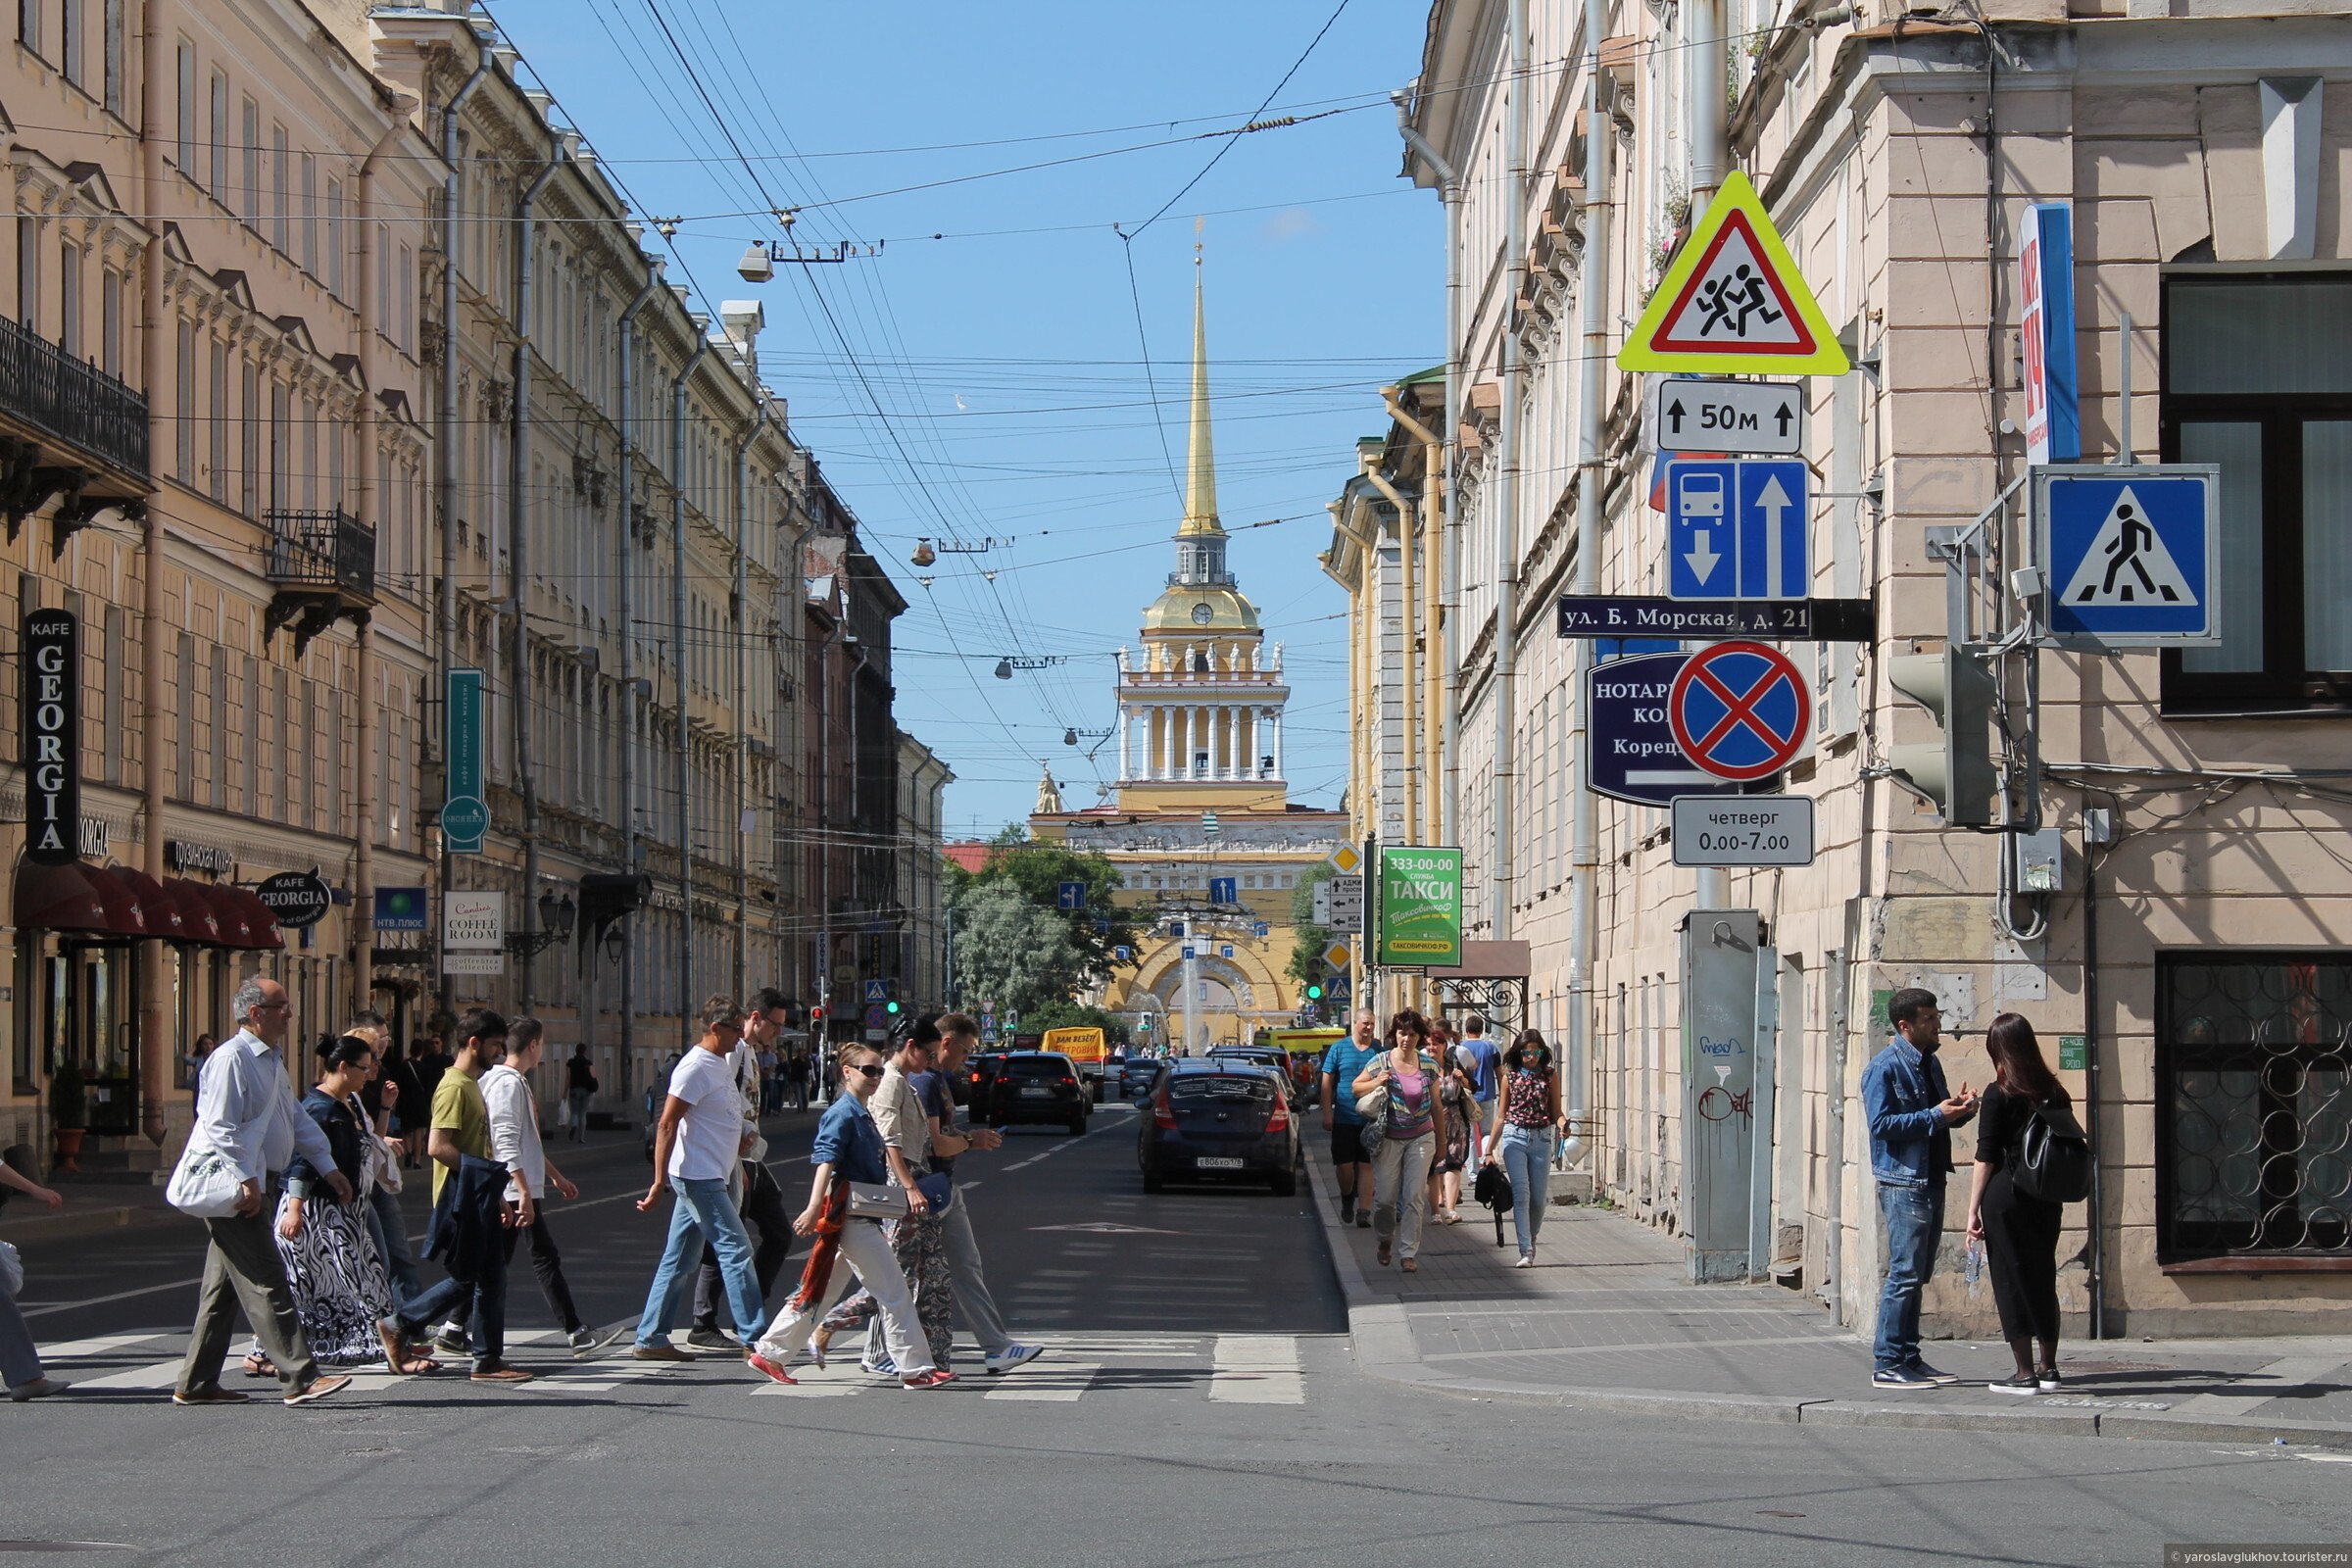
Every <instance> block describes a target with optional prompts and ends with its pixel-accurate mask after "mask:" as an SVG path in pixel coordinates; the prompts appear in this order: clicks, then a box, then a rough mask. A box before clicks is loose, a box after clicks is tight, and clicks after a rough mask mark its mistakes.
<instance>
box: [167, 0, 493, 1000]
mask: <svg viewBox="0 0 2352 1568" xmlns="http://www.w3.org/2000/svg"><path fill="white" fill-rule="evenodd" d="M151 30H152V29H151ZM489 73H490V51H489V50H488V49H485V48H484V47H482V40H481V38H480V37H479V36H478V35H477V36H476V37H475V38H474V41H473V70H472V71H471V72H469V73H466V79H465V80H464V81H463V82H461V83H460V84H459V86H458V90H457V91H456V92H454V93H452V94H451V95H450V99H449V103H448V104H447V105H446V106H445V107H444V108H443V109H442V111H441V167H442V172H441V400H440V401H441V427H440V429H439V430H437V431H436V432H435V433H434V439H433V511H434V514H435V516H436V519H437V525H438V526H439V528H440V530H441V588H440V594H439V596H438V601H437V605H436V611H435V614H434V617H433V618H434V620H435V621H436V622H437V624H436V626H435V627H434V632H433V637H434V654H435V657H436V659H437V660H438V662H439V663H440V667H441V690H442V692H443V694H444V697H445V699H446V694H447V692H448V690H449V672H450V671H451V670H452V669H454V668H456V667H457V662H458V528H457V516H458V461H459V454H460V453H461V452H462V451H464V445H463V443H462V442H461V441H460V440H459V435H458V432H459V423H458V252H459V250H460V249H461V247H460V245H459V243H458V225H459V224H460V223H462V222H464V221H465V213H464V210H463V203H464V201H465V184H464V181H463V180H461V179H460V177H459V169H458V128H459V116H460V114H461V113H463V112H464V110H465V108H466V100H467V99H469V98H471V97H472V96H473V92H474V89H475V88H476V87H479V86H480V85H481V84H482V78H483V77H484V76H486V75H488V74H489ZM435 711H439V710H438V708H436V710H435ZM448 746H449V740H448V732H447V728H446V726H444V729H443V733H442V734H441V735H440V736H438V737H436V738H435V740H434V743H433V750H434V752H435V753H436V754H437V755H439V757H440V759H441V779H442V795H443V798H444V799H446V798H447V796H448V794H449V790H448V782H449V753H448ZM436 837H437V838H439V842H440V860H439V876H440V881H441V891H442V893H443V895H444V896H445V897H446V896H447V894H448V892H449V884H450V871H451V868H452V866H453V864H454V862H455V857H453V856H452V855H451V854H450V853H449V840H448V839H447V838H446V837H442V836H440V835H436ZM455 999H456V993H455V992H454V991H453V990H452V989H451V980H450V977H449V976H448V975H443V976H442V977H441V1011H442V1012H444V1013H447V1012H449V1011H450V1010H451V1003H452V1002H453V1001H454V1000H455Z"/></svg>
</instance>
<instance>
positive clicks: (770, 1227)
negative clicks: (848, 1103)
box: [686, 986, 792, 1350]
mask: <svg viewBox="0 0 2352 1568" xmlns="http://www.w3.org/2000/svg"><path fill="white" fill-rule="evenodd" d="M785 1006H786V1003H785V1001H784V995H783V993H782V992H780V991H777V990H776V989H775V988H774V987H772V986H770V987H765V988H762V989H761V990H760V991H757V992H755V993H753V996H752V1007H751V1011H749V1012H748V1013H746V1014H745V1015H744V1020H743V1038H742V1039H741V1040H739V1041H737V1042H736V1045H735V1049H734V1051H733V1052H732V1053H730V1054H729V1055H728V1057H727V1060H728V1064H729V1067H730V1068H731V1070H732V1071H733V1072H734V1075H735V1091H736V1093H737V1095H739V1096H740V1097H741V1098H742V1100H743V1164H742V1166H741V1168H740V1169H739V1170H738V1172H737V1174H736V1175H735V1176H734V1177H733V1178H731V1179H730V1180H729V1181H728V1183H727V1196H728V1197H729V1198H731V1199H733V1200H734V1201H735V1211H736V1212H737V1213H738V1214H740V1215H741V1216H742V1217H743V1223H744V1226H745V1228H746V1229H747V1230H749V1231H756V1232H758V1233H759V1236H760V1240H759V1244H758V1245H757V1246H755V1247H754V1248H753V1249H752V1277H753V1278H754V1279H755V1280H756V1281H758V1282H759V1286H760V1299H761V1300H763V1301H764V1300H766V1299H767V1297H768V1293H769V1292H770V1291H772V1290H774V1289H775V1284H776V1276H777V1275H778V1274H779V1273H781V1272H783V1269H784V1256H785V1254H786V1253H788V1252H790V1251H791V1250H792V1212H791V1210H790V1209H789V1208H788V1207H786V1205H785V1202H784V1190H783V1189H782V1188H780V1187H778V1186H777V1185H776V1178H775V1176H774V1175H773V1174H772V1173H771V1172H770V1171H769V1170H768V1168H767V1138H766V1136H765V1135H764V1134H762V1133H761V1132H760V1095H761V1094H762V1093H763V1088H762V1080H761V1070H762V1069H761V1067H760V1056H761V1055H762V1054H767V1053H770V1052H772V1051H773V1049H774V1046H775V1039H776V1036H777V1035H778V1034H780V1033H782V1032H783V1028H784V1009H785ZM725 1295H726V1287H725V1285H724V1284H723V1283H722V1282H721V1281H720V1279H719V1270H718V1254H717V1252H716V1251H714V1250H706V1251H705V1252H704V1253H703V1266H702V1268H701V1269H700V1270H699V1271H698V1272H697V1274H696V1276H695V1282H694V1326H693V1327H692V1328H690V1329H689V1330H688V1331H687V1334H686V1344H687V1345H688V1346H689V1347H690V1348H694V1349H697V1350H734V1349H739V1348H741V1347H740V1346H738V1345H737V1344H736V1342H735V1341H733V1340H730V1339H728V1338H727V1337H726V1335H725V1334H723V1333H721V1332H720V1331H719V1327H718V1308H719V1302H720V1300H721V1299H722V1298H724V1297H725ZM745 1343H747V1344H748V1343H749V1340H748V1337H747V1339H746V1341H745Z"/></svg>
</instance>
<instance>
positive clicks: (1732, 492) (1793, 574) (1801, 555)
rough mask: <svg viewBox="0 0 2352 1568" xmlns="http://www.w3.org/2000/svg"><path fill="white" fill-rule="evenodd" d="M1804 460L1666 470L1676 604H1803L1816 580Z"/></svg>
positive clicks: (1684, 461) (1674, 465)
mask: <svg viewBox="0 0 2352 1568" xmlns="http://www.w3.org/2000/svg"><path fill="white" fill-rule="evenodd" d="M1809 478H1810V474H1809V473H1808V471H1807V470H1806V467H1805V465H1804V462H1803V460H1801V459H1793V458H1722V459H1715V460H1711V461H1704V462H1701V461H1696V460H1692V459H1689V458H1677V459H1676V460H1674V461H1673V462H1671V463H1669V464H1667V465H1666V550H1667V559H1666V595H1667V597H1668V598H1670V599H1693V600H1697V599H1802V598H1804V597H1805V590H1806V587H1807V586H1808V585H1809V583H1810V582H1811V580H1812V576H1813V564H1812V559H1811V556H1810V554H1809V552H1808V550H1807V548H1806V531H1807V530H1806V527H1805V517H1806V511H1807V506H1806V502H1807V491H1806V483H1807V480H1808V479H1809Z"/></svg>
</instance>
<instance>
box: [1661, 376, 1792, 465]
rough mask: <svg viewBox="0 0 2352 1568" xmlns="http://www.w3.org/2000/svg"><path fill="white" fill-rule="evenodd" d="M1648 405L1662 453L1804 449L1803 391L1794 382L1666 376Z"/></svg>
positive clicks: (1769, 453)
mask: <svg viewBox="0 0 2352 1568" xmlns="http://www.w3.org/2000/svg"><path fill="white" fill-rule="evenodd" d="M1649 406H1650V408H1651V409H1652V410H1654V411H1655V413H1656V417H1657V432H1656V443H1655V444H1656V446H1657V447H1658V448H1659V449H1661V450H1662V451H1668V452H1685V451H1691V450H1694V449H1699V448H1704V449H1706V450H1707V451H1710V452H1724V453H1752V454H1758V455H1761V456H1765V457H1794V456H1795V455H1796V454H1797V453H1799V452H1801V451H1803V450H1804V440H1805V389H1804V388H1803V387H1802V386H1801V385H1799V384H1798V383H1796V382H1794V381H1700V380H1693V379H1692V378H1691V377H1689V376H1669V377H1668V378H1666V379H1665V380H1663V381H1660V382H1659V383H1658V389H1657V391H1656V392H1655V393H1654V394H1653V395H1652V396H1651V398H1650V402H1649Z"/></svg>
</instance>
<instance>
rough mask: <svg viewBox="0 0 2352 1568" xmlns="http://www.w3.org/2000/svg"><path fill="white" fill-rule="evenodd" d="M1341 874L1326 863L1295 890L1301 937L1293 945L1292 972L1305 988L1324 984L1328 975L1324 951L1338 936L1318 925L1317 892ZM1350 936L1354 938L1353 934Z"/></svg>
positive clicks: (1293, 911) (1294, 910)
mask: <svg viewBox="0 0 2352 1568" xmlns="http://www.w3.org/2000/svg"><path fill="white" fill-rule="evenodd" d="M1337 875H1339V872H1337V871H1335V870H1333V869H1332V866H1331V862H1330V861H1329V860H1325V861H1323V862H1321V863H1320V864H1318V865H1315V866H1313V867H1311V868H1310V869H1308V870H1307V871H1305V872H1303V873H1301V874H1300V876H1299V883H1298V885H1297V886H1296V887H1294V888H1292V889H1291V924H1292V925H1293V926H1294V927H1296V928H1297V930H1298V933H1299V935H1298V937H1297V939H1296V940H1295V941H1293V942H1292V944H1291V970H1290V972H1291V978H1292V979H1294V980H1296V981H1298V982H1299V984H1300V985H1303V986H1311V985H1314V984H1316V983H1318V982H1320V981H1321V980H1322V978H1323V976H1324V974H1325V973H1326V972H1327V971H1326V970H1325V968H1324V964H1323V950H1324V949H1326V948H1328V947H1330V946H1331V943H1332V938H1333V937H1334V936H1335V935H1337V933H1336V932H1334V931H1333V930H1332V929H1331V927H1329V926H1327V925H1317V924H1315V923H1314V921H1315V889H1316V887H1317V886H1318V885H1320V884H1322V883H1325V882H1328V881H1330V880H1331V879H1332V878H1333V877H1335V876H1337ZM1348 934H1349V935H1350V936H1353V935H1354V933H1353V932H1350V933H1348Z"/></svg>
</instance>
